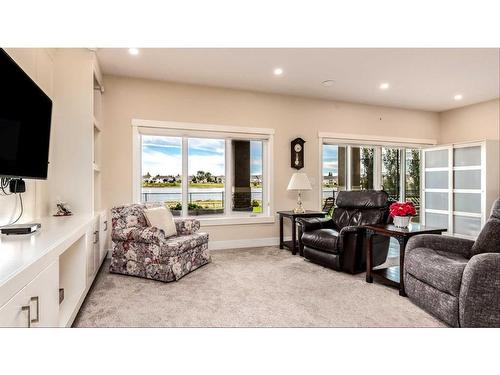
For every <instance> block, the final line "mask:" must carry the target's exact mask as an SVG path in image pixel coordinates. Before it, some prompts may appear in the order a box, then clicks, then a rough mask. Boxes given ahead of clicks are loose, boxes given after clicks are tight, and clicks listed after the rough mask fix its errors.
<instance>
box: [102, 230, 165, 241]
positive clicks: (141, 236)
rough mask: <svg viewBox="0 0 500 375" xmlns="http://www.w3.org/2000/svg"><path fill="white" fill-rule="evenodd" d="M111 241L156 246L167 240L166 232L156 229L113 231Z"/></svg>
mask: <svg viewBox="0 0 500 375" xmlns="http://www.w3.org/2000/svg"><path fill="white" fill-rule="evenodd" d="M111 239H112V240H113V241H135V242H142V243H150V244H156V245H161V244H163V243H164V242H165V240H166V238H165V232H164V231H163V230H161V229H158V228H156V227H146V228H138V227H130V228H125V229H113V231H112V233H111Z"/></svg>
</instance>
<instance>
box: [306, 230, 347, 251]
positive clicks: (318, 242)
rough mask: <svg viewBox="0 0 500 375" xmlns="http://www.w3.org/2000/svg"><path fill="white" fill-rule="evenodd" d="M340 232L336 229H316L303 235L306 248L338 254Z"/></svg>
mask: <svg viewBox="0 0 500 375" xmlns="http://www.w3.org/2000/svg"><path fill="white" fill-rule="evenodd" d="M338 235H339V234H338V232H337V231H336V230H334V229H316V230H312V231H309V232H304V234H302V243H303V244H304V246H308V247H311V248H313V249H318V250H323V251H326V252H328V253H333V254H337V253H338V250H337V249H338V247H337V241H338Z"/></svg>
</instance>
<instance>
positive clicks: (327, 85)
mask: <svg viewBox="0 0 500 375" xmlns="http://www.w3.org/2000/svg"><path fill="white" fill-rule="evenodd" d="M321 84H322V85H323V86H325V87H331V86H333V85H334V84H335V81H334V80H333V79H327V80H326V81H323V82H321Z"/></svg>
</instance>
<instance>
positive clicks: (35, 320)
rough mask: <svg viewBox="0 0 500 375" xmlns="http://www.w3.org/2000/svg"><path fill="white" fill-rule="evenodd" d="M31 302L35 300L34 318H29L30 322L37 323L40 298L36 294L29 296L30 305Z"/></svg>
mask: <svg viewBox="0 0 500 375" xmlns="http://www.w3.org/2000/svg"><path fill="white" fill-rule="evenodd" d="M31 302H36V318H35V319H31V323H38V322H39V321H40V299H39V298H38V296H36V297H31V300H30V306H31Z"/></svg>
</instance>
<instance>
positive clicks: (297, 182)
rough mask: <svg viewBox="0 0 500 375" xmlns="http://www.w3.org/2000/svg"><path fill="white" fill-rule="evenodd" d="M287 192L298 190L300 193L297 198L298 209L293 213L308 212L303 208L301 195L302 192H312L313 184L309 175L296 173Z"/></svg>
mask: <svg viewBox="0 0 500 375" xmlns="http://www.w3.org/2000/svg"><path fill="white" fill-rule="evenodd" d="M287 190H297V191H298V192H299V193H298V197H297V207H295V208H294V209H293V212H294V213H296V214H303V213H304V212H306V210H304V207H302V197H301V193H302V190H312V187H311V183H310V182H309V179H308V178H307V175H306V174H305V173H301V172H297V173H294V174H293V175H292V178H291V179H290V182H289V183H288V187H287Z"/></svg>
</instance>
